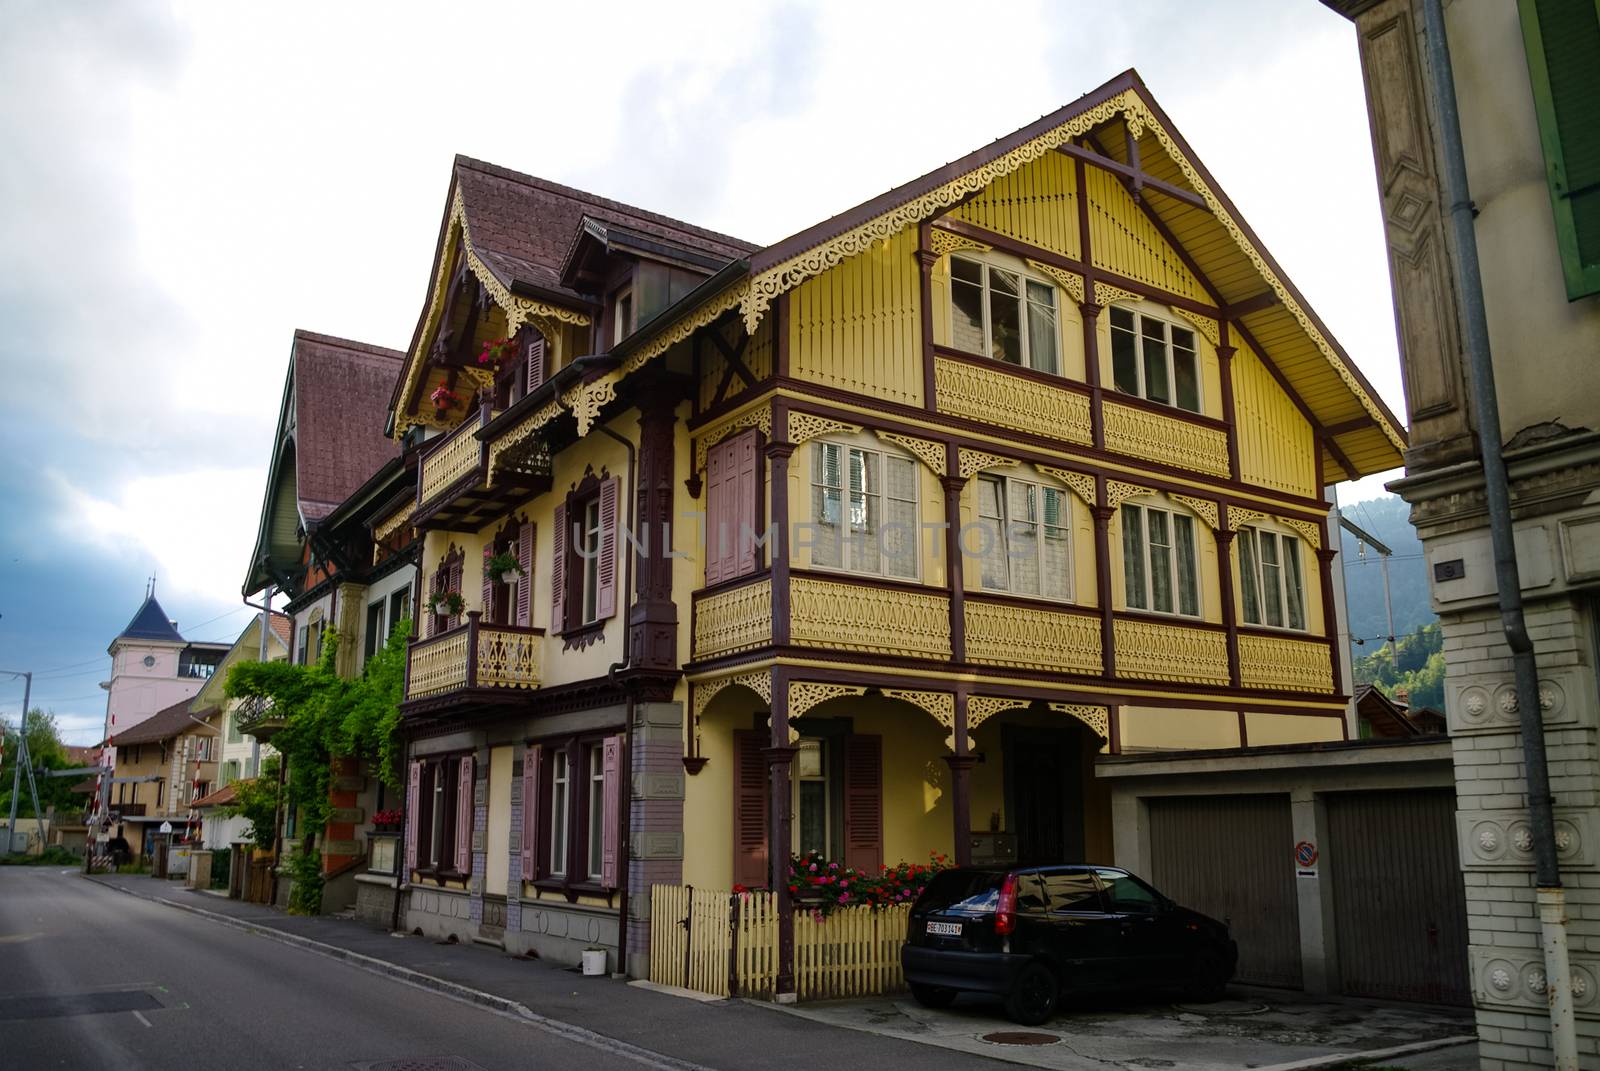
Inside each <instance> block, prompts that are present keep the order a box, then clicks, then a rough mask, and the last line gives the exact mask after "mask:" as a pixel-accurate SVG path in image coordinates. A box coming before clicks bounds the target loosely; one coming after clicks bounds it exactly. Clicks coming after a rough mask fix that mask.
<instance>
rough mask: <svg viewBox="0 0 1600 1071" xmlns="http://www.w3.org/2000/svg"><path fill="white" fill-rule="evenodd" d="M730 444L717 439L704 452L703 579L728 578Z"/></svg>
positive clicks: (710, 580)
mask: <svg viewBox="0 0 1600 1071" xmlns="http://www.w3.org/2000/svg"><path fill="white" fill-rule="evenodd" d="M732 446H733V444H732V443H731V442H720V443H718V444H717V445H715V446H713V447H712V448H711V450H710V452H709V453H708V454H706V583H707V584H715V583H717V582H718V581H719V580H726V579H727V578H728V576H727V574H726V571H725V569H724V563H725V562H726V561H727V558H728V541H729V539H730V538H732V536H731V535H730V533H729V532H728V518H729V517H730V516H731V514H730V512H729V509H728V492H729V488H728V484H727V474H728V454H729V451H730V449H731V448H732Z"/></svg>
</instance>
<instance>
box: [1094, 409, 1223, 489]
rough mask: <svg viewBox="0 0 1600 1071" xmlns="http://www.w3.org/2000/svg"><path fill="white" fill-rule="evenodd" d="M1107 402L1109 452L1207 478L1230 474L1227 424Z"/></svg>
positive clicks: (1103, 411) (1171, 411)
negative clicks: (1159, 463) (1199, 473)
mask: <svg viewBox="0 0 1600 1071" xmlns="http://www.w3.org/2000/svg"><path fill="white" fill-rule="evenodd" d="M1161 408H1162V407H1158V406H1150V407H1149V408H1146V407H1145V406H1142V405H1132V404H1125V403H1123V402H1120V401H1112V400H1111V399H1110V398H1107V399H1106V400H1105V403H1104V405H1103V407H1102V413H1103V414H1104V417H1105V424H1106V449H1107V450H1113V451H1115V452H1117V453H1119V454H1127V455H1128V456H1129V457H1138V458H1143V459H1144V460H1146V461H1159V462H1161V463H1162V464H1164V465H1173V466H1176V467H1177V468H1180V469H1189V470H1190V471H1192V472H1203V473H1205V474H1206V475H1207V476H1220V477H1224V478H1226V477H1227V475H1228V432H1227V428H1226V426H1225V425H1223V424H1221V423H1216V422H1212V421H1210V420H1208V419H1207V418H1205V417H1197V416H1193V415H1191V414H1186V413H1185V414H1182V415H1180V411H1179V410H1176V409H1174V410H1169V411H1166V412H1162V411H1160V410H1161Z"/></svg>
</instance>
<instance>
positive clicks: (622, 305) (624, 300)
mask: <svg viewBox="0 0 1600 1071" xmlns="http://www.w3.org/2000/svg"><path fill="white" fill-rule="evenodd" d="M614 317H615V318H614V319H613V320H612V325H611V344H612V345H613V346H614V345H616V344H617V343H618V342H621V341H622V340H623V339H625V338H627V337H628V336H629V335H631V334H633V328H634V322H633V288H632V287H629V288H628V289H626V290H624V291H622V292H621V293H619V294H617V305H616V311H615V313H614Z"/></svg>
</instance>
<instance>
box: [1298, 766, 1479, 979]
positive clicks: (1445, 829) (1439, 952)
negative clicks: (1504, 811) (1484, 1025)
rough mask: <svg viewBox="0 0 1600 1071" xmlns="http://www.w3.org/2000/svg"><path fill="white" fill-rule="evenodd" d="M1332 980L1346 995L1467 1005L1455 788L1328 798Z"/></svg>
mask: <svg viewBox="0 0 1600 1071" xmlns="http://www.w3.org/2000/svg"><path fill="white" fill-rule="evenodd" d="M1326 800H1327V807H1328V844H1327V850H1326V852H1325V853H1324V854H1323V857H1322V871H1323V874H1324V875H1325V879H1326V880H1331V881H1332V884H1333V913H1334V915H1333V917H1334V926H1335V928H1336V929H1335V933H1336V934H1337V935H1338V937H1337V939H1338V953H1339V978H1340V982H1341V984H1342V987H1343V990H1344V992H1346V993H1349V994H1351V995H1352V996H1363V997H1384V998H1388V999H1391V1000H1421V1001H1429V1002H1432V1003H1438V1004H1470V1003H1471V1002H1472V993H1471V990H1470V988H1469V986H1468V982H1467V904H1466V894H1465V892H1464V891H1463V889H1462V887H1461V871H1460V869H1459V862H1458V857H1457V855H1456V825H1455V810H1456V800H1455V791H1454V790H1453V789H1448V788H1447V789H1416V790H1411V791H1405V792H1339V793H1332V794H1329V795H1328V796H1327V797H1326Z"/></svg>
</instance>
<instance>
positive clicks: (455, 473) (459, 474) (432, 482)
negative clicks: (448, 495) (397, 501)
mask: <svg viewBox="0 0 1600 1071" xmlns="http://www.w3.org/2000/svg"><path fill="white" fill-rule="evenodd" d="M476 430H477V422H476V421H469V422H467V423H464V424H462V425H460V426H459V427H457V428H456V429H455V430H454V431H452V432H451V433H450V434H449V435H448V436H447V437H446V439H445V441H444V442H443V443H441V444H440V445H439V446H437V447H435V448H434V449H432V450H430V451H429V452H428V455H427V456H426V457H424V458H423V459H422V475H421V477H420V479H419V481H418V482H419V483H420V485H421V488H422V492H421V495H420V498H421V502H420V503H419V505H424V506H425V505H427V504H428V503H429V502H432V501H433V500H434V499H435V498H437V497H439V495H440V494H441V493H442V492H444V491H446V490H448V489H449V488H451V487H454V486H455V484H456V482H457V481H458V480H462V479H465V478H466V477H467V476H470V475H471V474H472V473H473V472H475V471H477V468H478V459H479V458H480V457H481V456H482V452H483V443H481V442H479V441H478V437H477V435H475V434H473V433H474V432H475V431H476Z"/></svg>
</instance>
